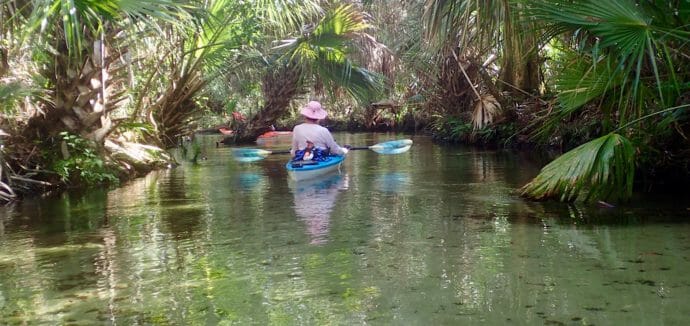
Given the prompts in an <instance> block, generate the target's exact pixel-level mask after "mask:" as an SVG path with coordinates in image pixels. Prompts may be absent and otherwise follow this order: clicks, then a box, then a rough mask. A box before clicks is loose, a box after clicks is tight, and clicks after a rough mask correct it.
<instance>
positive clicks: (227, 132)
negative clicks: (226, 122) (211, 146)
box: [218, 127, 235, 135]
mask: <svg viewBox="0 0 690 326" xmlns="http://www.w3.org/2000/svg"><path fill="white" fill-rule="evenodd" d="M218 131H220V133H221V134H223V135H234V134H235V131H234V130H230V129H228V128H225V127H221V128H218Z"/></svg>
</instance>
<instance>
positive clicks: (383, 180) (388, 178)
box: [374, 172, 411, 193]
mask: <svg viewBox="0 0 690 326" xmlns="http://www.w3.org/2000/svg"><path fill="white" fill-rule="evenodd" d="M410 182H411V181H410V175H409V174H408V173H405V172H389V173H383V174H381V175H379V176H377V177H376V179H375V180H374V185H375V187H376V190H378V191H380V192H385V193H402V192H405V191H407V190H408V189H409V185H410Z"/></svg>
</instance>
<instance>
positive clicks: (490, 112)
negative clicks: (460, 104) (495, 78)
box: [472, 94, 501, 130]
mask: <svg viewBox="0 0 690 326" xmlns="http://www.w3.org/2000/svg"><path fill="white" fill-rule="evenodd" d="M500 112H501V103H499V102H498V101H497V100H496V98H495V97H493V95H491V94H485V95H482V96H481V98H480V99H479V101H477V104H476V105H475V106H474V110H473V112H472V124H473V125H474V130H479V129H482V128H484V127H485V126H487V125H490V124H491V123H493V121H494V118H495V117H496V116H498V115H499V114H500Z"/></svg>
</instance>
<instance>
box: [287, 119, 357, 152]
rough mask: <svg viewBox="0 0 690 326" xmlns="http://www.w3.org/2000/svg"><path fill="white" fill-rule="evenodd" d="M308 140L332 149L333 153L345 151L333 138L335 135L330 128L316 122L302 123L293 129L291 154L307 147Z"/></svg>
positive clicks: (320, 146) (315, 144) (322, 147)
mask: <svg viewBox="0 0 690 326" xmlns="http://www.w3.org/2000/svg"><path fill="white" fill-rule="evenodd" d="M307 141H310V142H312V143H314V147H317V148H321V149H330V151H331V154H338V155H343V154H344V153H345V152H344V151H343V149H342V148H340V146H338V143H336V142H335V140H334V139H333V135H331V132H330V131H328V129H326V128H324V127H322V126H320V125H319V124H316V123H307V122H305V123H302V124H298V125H296V126H295V128H293V129H292V148H291V149H290V154H292V155H293V156H294V155H295V151H296V150H303V149H305V148H307Z"/></svg>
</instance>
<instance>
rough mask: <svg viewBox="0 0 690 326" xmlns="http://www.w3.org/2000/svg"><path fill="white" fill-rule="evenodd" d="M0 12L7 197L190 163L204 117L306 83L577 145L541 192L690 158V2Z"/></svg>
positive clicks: (534, 186)
mask: <svg viewBox="0 0 690 326" xmlns="http://www.w3.org/2000/svg"><path fill="white" fill-rule="evenodd" d="M0 24H1V25H0V114H1V118H0V141H1V142H2V149H1V150H0V200H2V201H9V200H12V199H14V198H17V197H18V196H21V195H22V194H29V193H36V192H40V191H44V190H48V189H54V188H61V187H70V186H75V187H83V186H90V185H95V184H103V183H106V184H116V183H117V182H118V180H124V179H127V178H131V177H136V176H139V175H142V174H143V173H146V172H148V171H150V170H151V169H155V168H161V167H165V166H169V165H170V164H175V162H174V159H173V157H172V156H171V155H170V154H169V153H168V152H167V149H168V148H171V147H174V146H178V145H179V144H180V141H181V139H183V138H185V137H188V136H190V135H192V134H193V133H194V132H195V131H197V130H202V129H210V130H216V129H217V128H218V127H219V126H224V127H228V128H231V129H233V130H234V131H235V133H234V135H233V136H232V137H231V138H230V139H226V141H227V142H228V143H230V142H245V141H251V140H253V139H255V137H256V136H257V135H259V134H261V133H262V132H263V131H265V130H266V129H268V128H270V127H271V126H277V127H289V126H290V124H291V121H292V120H291V119H294V118H295V111H296V110H294V108H296V107H298V106H299V103H302V102H304V101H305V100H307V99H318V100H321V101H322V102H324V103H326V104H327V105H328V106H329V111H330V112H332V114H331V115H330V117H331V118H332V119H333V120H334V125H335V126H342V127H343V128H358V129H380V128H386V129H399V130H405V131H415V132H427V133H430V134H432V135H433V136H434V137H435V138H436V139H437V140H439V141H443V142H464V143H472V144H476V145H480V146H488V145H490V146H511V147H520V148H529V150H535V149H539V148H555V149H557V150H559V151H561V152H564V154H563V155H561V156H559V157H557V158H556V159H555V160H554V161H553V162H551V163H550V164H548V165H546V166H545V167H544V169H543V170H542V172H541V173H540V174H539V175H538V176H537V177H535V178H534V179H533V180H532V181H531V182H529V183H528V184H527V185H525V186H524V187H523V188H522V189H521V193H522V194H523V195H524V196H526V197H529V198H534V199H550V198H553V199H557V200H563V201H573V200H578V199H584V200H613V199H625V198H627V197H629V196H630V195H631V193H632V190H633V188H634V187H635V186H636V185H639V184H641V183H642V182H649V181H651V180H657V181H658V180H666V181H669V180H684V179H683V178H678V174H679V173H678V171H682V172H683V173H680V174H682V175H683V177H684V178H687V177H688V176H687V174H688V170H689V169H688V164H690V151H688V148H689V147H688V138H687V132H688V127H689V125H688V121H689V119H688V117H689V116H688V107H689V106H690V76H689V75H690V73H689V72H690V56H689V55H688V53H690V51H688V44H690V43H689V42H688V41H689V40H690V4H689V3H688V2H687V1H680V0H672V1H661V0H652V1H635V0H611V1H605V2H599V1H593V0H582V1H570V0H568V1H566V0H545V1H536V0H504V1H466V0H461V1H444V0H425V1H422V0H414V1H390V0H368V1H346V2H335V1H334V2H329V1H317V0H307V1H300V2H293V1H287V0H274V1H266V0H253V1H244V2H241V1H231V0H211V1H195V0H187V1H172V0H136V1H134V0H118V1H115V0H104V1H86V0H70V1H67V0H0ZM238 117H246V119H244V118H238ZM197 156H198V153H196V155H195V158H194V159H196V157H197ZM669 176H672V177H669ZM685 180H686V179H685Z"/></svg>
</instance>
